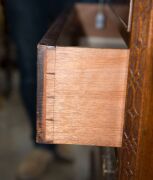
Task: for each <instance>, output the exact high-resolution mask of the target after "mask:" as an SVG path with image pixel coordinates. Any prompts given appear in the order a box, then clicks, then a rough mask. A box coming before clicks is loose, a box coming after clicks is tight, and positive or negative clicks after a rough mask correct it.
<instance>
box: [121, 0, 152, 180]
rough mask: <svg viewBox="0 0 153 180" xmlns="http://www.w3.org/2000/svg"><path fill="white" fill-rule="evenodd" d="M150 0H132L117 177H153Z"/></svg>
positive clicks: (140, 179)
mask: <svg viewBox="0 0 153 180" xmlns="http://www.w3.org/2000/svg"><path fill="white" fill-rule="evenodd" d="M152 140H153V1H152V0H135V1H134V10H133V20H132V32H131V43H130V64H129V75H128V89H127V99H126V110H125V126H124V134H123V148H122V149H121V154H120V169H119V172H120V179H122V180H126V179H127V180H129V179H130V180H152V179H153V145H152Z"/></svg>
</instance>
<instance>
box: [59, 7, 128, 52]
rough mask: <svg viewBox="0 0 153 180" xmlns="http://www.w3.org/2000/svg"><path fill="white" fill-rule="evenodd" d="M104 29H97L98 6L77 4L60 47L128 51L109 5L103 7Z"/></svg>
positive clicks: (65, 28)
mask: <svg viewBox="0 0 153 180" xmlns="http://www.w3.org/2000/svg"><path fill="white" fill-rule="evenodd" d="M102 12H103V14H104V17H105V23H104V24H105V25H104V28H103V29H97V28H96V15H97V13H98V5H97V4H76V5H75V6H74V8H73V9H72V10H71V11H70V15H69V16H68V17H67V21H66V23H65V24H64V27H63V30H62V32H61V34H60V36H59V38H58V41H57V45H59V46H79V47H92V48H111V49H126V48H127V45H126V43H125V42H124V39H123V38H122V36H121V34H120V31H119V27H118V24H117V19H116V16H115V15H114V13H113V12H112V10H111V8H110V7H109V6H108V5H103V10H102Z"/></svg>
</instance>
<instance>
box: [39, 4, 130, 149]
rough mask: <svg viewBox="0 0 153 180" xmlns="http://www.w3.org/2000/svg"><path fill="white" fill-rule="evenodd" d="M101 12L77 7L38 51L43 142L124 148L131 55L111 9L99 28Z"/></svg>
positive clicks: (57, 24) (62, 18) (88, 6)
mask: <svg viewBox="0 0 153 180" xmlns="http://www.w3.org/2000/svg"><path fill="white" fill-rule="evenodd" d="M97 9H98V6H97V5H96V4H76V5H75V7H74V8H73V9H72V10H71V11H68V12H65V13H64V14H62V15H61V16H60V17H59V18H58V19H57V21H56V22H55V23H54V24H53V26H52V27H51V28H50V29H49V31H48V32H47V33H46V35H45V36H44V37H43V39H42V40H41V42H40V43H39V45H38V88H37V92H38V94H37V96H38V100H37V121H38V123H37V141H38V142H44V143H55V144H83V145H97V146H113V147H120V146H121V142H122V132H123V123H124V107H125V96H126V85H127V71H128V61H129V50H128V49H127V47H126V44H125V42H124V41H123V39H122V37H121V35H120V33H119V30H118V27H117V25H116V23H115V16H114V14H113V13H112V11H111V9H110V8H109V7H108V6H107V5H105V7H104V13H105V16H106V24H105V28H104V29H103V30H98V29H96V28H95V16H96V13H97Z"/></svg>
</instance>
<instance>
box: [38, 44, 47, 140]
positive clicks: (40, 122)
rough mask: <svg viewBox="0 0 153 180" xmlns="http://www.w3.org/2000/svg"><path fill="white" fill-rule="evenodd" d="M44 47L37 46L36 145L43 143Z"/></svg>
mask: <svg viewBox="0 0 153 180" xmlns="http://www.w3.org/2000/svg"><path fill="white" fill-rule="evenodd" d="M45 53H46V46H43V45H38V58H37V59H38V60H37V137H36V141H37V142H38V143H44V142H45V117H44V116H45V112H44V111H43V110H44V98H45V90H44V87H45V86H44V79H45V78H44V75H45V73H44V72H45Z"/></svg>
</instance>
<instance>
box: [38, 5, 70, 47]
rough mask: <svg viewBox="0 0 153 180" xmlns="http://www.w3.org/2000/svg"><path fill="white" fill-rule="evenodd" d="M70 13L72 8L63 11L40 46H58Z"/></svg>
mask: <svg viewBox="0 0 153 180" xmlns="http://www.w3.org/2000/svg"><path fill="white" fill-rule="evenodd" d="M70 11H71V8H67V9H66V10H65V11H63V13H62V14H60V15H59V17H58V18H57V19H56V21H55V22H54V23H53V24H52V25H51V27H50V28H49V30H48V31H47V33H46V34H45V35H44V36H43V38H42V39H41V41H40V42H39V45H45V46H56V42H57V40H58V37H59V35H60V33H61V31H62V29H63V26H64V24H65V22H66V20H67V18H68V16H69V13H70Z"/></svg>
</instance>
